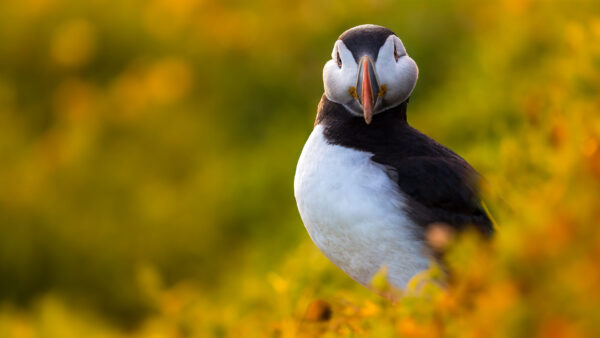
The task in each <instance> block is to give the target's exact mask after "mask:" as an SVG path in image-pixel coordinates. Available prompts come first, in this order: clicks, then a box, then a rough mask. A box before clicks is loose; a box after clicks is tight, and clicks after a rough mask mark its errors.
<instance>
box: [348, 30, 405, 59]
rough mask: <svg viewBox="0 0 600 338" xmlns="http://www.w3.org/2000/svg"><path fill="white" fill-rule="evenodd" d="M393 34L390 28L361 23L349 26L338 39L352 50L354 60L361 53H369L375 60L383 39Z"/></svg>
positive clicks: (383, 41)
mask: <svg viewBox="0 0 600 338" xmlns="http://www.w3.org/2000/svg"><path fill="white" fill-rule="evenodd" d="M390 35H395V34H394V32H392V31H391V30H389V29H387V28H385V27H381V26H376V25H363V26H357V27H353V28H350V29H349V30H347V31H345V32H344V33H342V35H340V37H339V38H338V40H342V41H343V42H344V44H345V45H346V47H347V48H348V49H349V50H350V51H351V52H352V56H354V60H355V61H356V62H358V60H360V57H361V56H362V55H369V56H370V57H371V58H372V59H373V61H374V62H375V61H377V55H378V54H379V48H381V46H383V44H384V43H385V40H386V39H387V38H388V37H389V36H390Z"/></svg>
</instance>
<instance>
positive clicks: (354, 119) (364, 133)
mask: <svg viewBox="0 0 600 338" xmlns="http://www.w3.org/2000/svg"><path fill="white" fill-rule="evenodd" d="M407 105H408V99H407V100H406V101H404V102H402V103H401V104H400V105H398V106H396V107H393V108H390V109H388V110H385V111H383V112H381V113H378V114H376V115H374V116H373V120H372V121H371V124H366V123H365V120H364V119H363V118H362V117H360V116H355V115H353V114H352V113H350V111H348V109H347V108H346V107H344V106H343V105H341V104H339V103H335V102H333V101H330V100H329V99H327V97H325V95H323V97H322V98H321V102H320V103H319V108H318V113H317V119H316V121H315V126H317V125H320V126H322V127H323V128H324V132H325V137H326V138H327V140H328V141H329V142H330V143H332V144H339V145H345V146H353V147H354V145H357V146H358V145H362V146H365V145H368V144H374V143H377V144H385V143H389V141H390V140H391V139H397V138H398V137H399V136H400V135H402V134H405V133H406V132H408V130H409V129H412V128H410V127H409V125H408V122H407V121H406V108H407Z"/></svg>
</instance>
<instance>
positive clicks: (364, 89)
mask: <svg viewBox="0 0 600 338" xmlns="http://www.w3.org/2000/svg"><path fill="white" fill-rule="evenodd" d="M331 57H332V59H331V60H329V61H327V63H326V64H325V67H324V68H323V82H324V84H325V95H326V96H327V98H328V99H329V100H331V101H333V102H336V103H340V104H343V105H344V106H345V107H346V108H348V110H349V111H350V112H351V113H352V114H354V115H357V116H363V117H364V119H365V122H366V123H367V124H370V123H371V120H372V118H373V115H375V114H377V113H380V112H382V111H384V110H386V109H389V108H393V107H395V106H398V105H399V104H401V103H402V102H404V101H405V100H406V99H408V97H409V96H410V93H411V92H412V91H413V89H414V88H415V84H416V83H417V76H418V73H419V69H418V68H417V64H416V63H415V62H414V61H413V59H411V58H410V57H409V56H408V55H407V54H406V49H404V45H403V44H402V41H400V39H399V38H398V37H397V36H396V35H395V34H394V32H392V31H391V30H389V29H387V28H385V27H381V26H376V25H362V26H357V27H354V28H351V29H349V30H347V31H345V32H344V33H342V35H340V37H339V38H338V40H337V41H336V42H335V44H334V46H333V52H332V53H331Z"/></svg>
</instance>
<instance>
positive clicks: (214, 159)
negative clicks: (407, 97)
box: [0, 0, 600, 337]
mask: <svg viewBox="0 0 600 338" xmlns="http://www.w3.org/2000/svg"><path fill="white" fill-rule="evenodd" d="M599 7H600V5H599V3H598V2H597V1H594V0H589V1H584V0H575V1H535V0H503V1H492V2H489V1H485V2H482V1H475V0H460V1H453V2H447V1H404V2H394V1H391V0H390V1H388V0H372V1H354V0H346V1H313V0H306V1H304V0H303V1H290V2H280V1H272V0H259V1H252V2H247V1H235V0H234V1H210V0H149V1H141V0H126V1H116V0H91V1H77V0H21V1H14V0H4V1H1V2H0V336H2V337H12V336H14V337H38V336H40V337H91V336H98V337H107V336H158V337H160V336H173V337H187V336H249V335H251V336H252V335H254V336H263V335H276V336H277V335H283V336H293V335H296V334H299V333H302V332H304V331H303V330H304V329H303V328H302V325H304V324H302V323H304V321H305V320H304V319H303V318H304V317H303V316H305V313H304V311H305V309H306V308H307V306H308V304H310V303H311V301H312V300H314V299H317V298H319V299H320V298H323V299H325V300H326V302H328V303H331V306H332V307H333V309H334V318H337V319H336V320H337V321H333V322H331V321H330V322H329V323H325V324H323V325H321V327H320V328H317V329H318V330H321V331H318V332H319V333H329V334H334V333H335V334H354V333H372V334H374V333H373V332H375V331H374V330H383V329H389V330H391V331H389V332H398V331H400V332H401V333H403V334H405V335H407V336H409V335H410V333H411V332H412V333H415V332H416V334H419V333H423V332H429V331H427V330H431V329H432V327H433V328H436V330H437V329H440V330H450V331H443V332H445V333H448V332H453V331H451V330H453V329H454V330H457V331H456V332H462V333H465V331H461V330H460V328H461V327H470V328H472V329H473V328H479V329H481V330H482V331H481V334H482V335H481V336H489V335H486V334H485V332H486V331H485V330H486V329H487V330H489V329H490V327H493V325H491V326H490V325H488V324H489V323H488V322H491V323H495V322H496V323H497V322H498V320H505V321H507V322H506V323H508V324H506V325H505V326H503V327H504V330H507V331H506V332H511V333H514V334H515V335H513V336H519V335H522V336H527V337H531V336H534V335H535V334H539V335H541V336H544V333H545V332H554V333H556V332H558V333H559V334H562V333H564V335H557V337H563V336H564V337H567V336H569V337H570V336H578V334H580V336H586V334H590V336H591V333H592V332H596V333H598V331H594V330H599V328H598V327H597V325H598V324H593V323H598V322H600V318H598V317H599V316H600V307H598V300H599V299H600V289H599V287H598V286H597V285H600V276H599V273H598V272H597V270H598V269H597V265H596V262H597V261H598V259H600V249H599V245H600V244H599V243H600V235H599V234H598V230H597V229H596V228H598V219H599V216H600V202H599V200H600V198H599V197H600V194H599V191H600V190H599V188H600V185H599V179H600V149H599V147H600V146H599V142H600V118H599V117H598V112H599V110H600V109H599V108H600V95H599V88H600V87H599V86H600V8H599ZM364 23H374V24H380V25H384V26H387V27H389V28H391V29H392V30H393V31H394V32H396V34H397V35H398V36H399V37H400V38H401V39H402V40H403V42H404V44H405V46H406V48H407V51H408V53H409V55H411V57H412V58H413V59H414V60H415V61H416V62H417V64H418V65H419V68H420V78H419V82H418V83H417V87H416V89H415V91H414V93H413V95H412V98H411V101H410V104H409V110H408V118H409V122H410V123H411V124H412V125H413V126H415V127H416V128H418V129H420V130H422V131H423V132H425V133H427V134H428V135H430V136H432V137H433V138H435V139H437V140H438V141H440V142H442V143H444V144H446V145H447V146H449V147H450V148H452V149H453V150H455V151H456V152H458V153H459V154H461V155H462V156H463V157H465V158H466V159H467V160H468V161H469V162H470V163H471V164H472V165H473V166H474V167H475V168H476V169H477V170H478V171H479V172H480V173H482V174H483V175H484V176H485V177H486V178H487V179H488V181H489V182H490V185H491V186H492V187H493V188H494V189H495V193H494V194H493V195H494V196H495V195H496V194H497V195H500V196H502V199H503V200H504V202H499V201H498V199H494V198H493V197H492V198H490V199H491V202H490V207H491V208H492V210H495V214H496V216H497V217H498V218H499V219H500V220H501V223H502V227H503V230H502V231H501V234H500V235H499V236H498V238H497V240H496V242H495V243H494V245H493V249H489V250H492V251H494V252H496V254H494V255H491V254H489V255H486V254H481V253H478V252H479V251H468V250H480V249H473V248H474V247H477V244H473V243H476V241H475V242H469V243H471V244H468V243H467V244H465V245H463V248H462V249H457V250H458V251H457V252H458V253H457V254H456V257H458V258H456V262H462V263H460V264H459V263H457V264H456V269H458V270H460V269H461V268H460V266H465V265H470V266H471V267H473V266H483V265H485V266H486V267H489V268H486V269H488V270H483V272H482V271H480V270H477V269H476V270H477V271H476V272H474V274H475V275H474V276H471V275H469V273H468V272H465V273H464V275H465V276H467V277H465V280H467V281H469V282H465V283H466V284H465V285H470V287H472V286H473V285H472V284H473V283H475V282H473V280H472V279H470V278H474V280H476V281H478V282H477V283H479V284H477V283H476V285H477V286H478V287H479V288H476V289H475V290H479V291H473V292H466V291H464V290H467V289H468V288H467V289H460V288H459V289H460V290H463V291H464V293H460V292H458V291H457V292H458V293H457V292H455V291H452V290H451V291H449V292H446V291H439V290H438V291H436V292H437V293H435V294H436V295H437V296H436V297H437V298H435V297H434V298H430V300H429V302H428V304H429V305H424V304H421V303H419V301H418V299H419V298H418V297H415V298H414V299H413V300H412V303H411V304H412V305H410V304H409V305H406V304H404V305H403V306H404V307H401V308H400V309H398V308H395V307H390V306H389V305H387V304H386V303H385V302H383V301H382V300H381V299H380V298H379V297H378V296H376V295H373V294H371V293H370V292H369V291H367V290H366V289H364V288H362V287H360V286H357V285H356V283H354V282H353V281H351V280H350V279H349V278H348V277H346V276H345V275H344V274H343V273H342V272H341V271H339V270H338V269H337V268H335V267H334V266H333V265H332V264H330V263H329V262H328V261H327V260H326V259H325V258H324V257H323V256H322V255H321V254H320V253H319V252H318V251H317V249H316V248H315V247H314V246H313V245H312V243H311V242H310V240H309V238H308V236H307V234H306V232H305V230H304V227H303V225H302V223H301V220H300V218H299V216H298V214H297V211H296V204H295V200H294V197H293V176H294V171H295V165H296V161H297V158H298V156H299V154H300V151H301V149H302V146H303V144H304V142H305V140H306V138H307V137H308V135H309V134H310V132H311V129H312V124H313V121H314V117H315V113H316V106H317V103H318V101H319V99H320V96H321V94H322V91H323V85H322V77H321V76H322V73H321V71H322V67H323V65H324V63H325V62H326V61H327V59H328V58H329V57H330V54H331V49H332V48H333V43H334V42H335V40H336V38H337V37H338V36H339V35H340V34H341V33H342V32H343V31H344V30H346V29H348V28H350V27H352V26H355V25H358V24H364ZM469 245H470V246H469ZM465 248H467V249H465ZM461 250H463V251H461ZM465 250H466V251H465ZM484 250H485V249H484ZM486 252H487V251H486ZM482 257H484V258H482ZM474 258H477V259H479V260H481V259H484V261H475V262H473V261H472V259H474ZM482 262H483V263H482ZM478 264H479V265H478ZM565 267H569V268H570V269H571V270H572V271H571V270H569V271H568V272H565ZM456 275H457V276H460V275H461V274H460V273H457V274H456ZM565 275H566V276H571V277H572V278H566V279H565V278H562V279H561V278H559V277H558V276H565ZM469 276H471V277H469ZM477 278H479V279H477ZM548 281H554V282H552V283H551V284H548ZM561 281H562V282H561ZM469 283H471V284H469ZM557 283H558V284H557ZM560 283H562V284H560ZM540 285H546V286H547V287H540ZM468 290H471V289H468ZM481 290H485V292H483V291H481ZM461 292H462V291H461ZM440 295H442V296H440ZM469 295H474V296H469ZM463 296H464V297H476V298H473V299H471V298H469V302H470V304H472V306H470V307H465V308H461V307H460V305H456V304H460V302H457V299H461V297H463ZM440 297H441V298H440ZM477 297H481V299H480V298H477ZM431 299H434V300H431ZM440 299H441V300H440ZM415 304H417V305H415ZM448 304H454V305H453V306H454V308H452V309H453V311H455V313H460V314H462V317H460V318H462V319H460V320H459V319H456V318H453V317H452V316H451V315H448V313H449V312H448V311H447V310H448V308H447V306H450V305H448ZM473 304H475V305H473ZM490 304H492V305H493V306H492V305H490ZM566 304H570V305H568V306H567V305H566ZM424 309H425V310H424ZM460 309H462V310H460ZM490 309H492V310H490ZM486 311H487V312H486ZM490 311H491V312H490ZM439 313H446V316H450V317H447V318H446V317H444V316H442V317H439V316H438V317H436V314H439ZM336 316H337V317H336ZM340 316H341V317H340ZM432 318H433V319H432ZM435 318H437V319H435ZM439 318H442V319H439ZM465 318H466V319H465ZM482 318H487V319H482ZM432 321H434V322H435V323H437V324H436V325H433V324H432ZM486 323H488V324H486ZM557 323H558V324H557ZM461 325H462V326H461ZM407 330H408V331H407ZM411 330H412V331H411ZM423 330H424V331H423ZM544 330H547V331H544ZM386 332H387V331H386ZM436 332H437V333H439V332H442V331H439V332H438V331H436ZM499 332H500V331H498V332H496V334H502V332H504V331H501V332H500V333H499ZM506 332H505V333H506ZM313 333H314V332H313Z"/></svg>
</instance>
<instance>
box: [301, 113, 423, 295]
mask: <svg viewBox="0 0 600 338" xmlns="http://www.w3.org/2000/svg"><path fill="white" fill-rule="evenodd" d="M372 155H373V154H371V153H367V152H362V151H358V150H354V149H350V148H346V147H342V146H339V145H333V144H330V143H328V142H327V140H326V139H325V137H324V135H323V127H322V126H319V125H318V126H316V127H315V129H314V130H313V132H312V134H311V135H310V137H309V139H308V141H307V142H306V144H305V146H304V149H303V150H302V155H300V160H299V161H298V167H297V168H296V177H295V180H294V192H295V196H296V202H297V204H298V209H299V211H300V216H301V217H302V221H303V222H304V225H305V226H306V229H307V230H308V233H309V235H310V237H311V238H312V240H313V242H314V243H315V244H316V245H317V247H318V248H319V249H320V250H321V251H322V252H323V253H324V254H325V255H326V256H327V257H328V258H329V259H330V260H331V261H332V262H333V263H334V264H336V265H337V266H338V267H340V268H341V269H342V270H344V271H345V272H346V273H347V274H348V275H350V276H351V277H352V278H354V279H355V280H356V281H358V282H360V283H361V284H363V285H368V284H369V282H370V281H371V278H372V277H373V275H374V274H375V273H376V272H377V271H379V269H380V268H381V267H383V266H386V267H387V269H388V280H389V282H390V283H391V284H392V285H394V286H396V287H398V288H404V287H405V286H406V283H407V282H408V281H409V280H410V278H411V277H412V276H414V275H415V274H416V273H418V272H419V271H422V270H424V269H426V268H427V267H428V257H427V254H426V252H425V248H424V246H423V244H422V242H421V241H419V240H418V239H416V238H415V229H416V226H415V224H414V223H413V222H412V221H411V220H410V219H409V218H408V216H407V215H406V211H405V209H406V204H405V202H404V201H405V198H404V196H403V195H402V193H401V192H400V191H399V190H398V188H397V184H396V183H395V182H393V181H392V180H391V179H390V178H389V176H388V175H387V174H386V172H385V169H384V167H383V166H382V165H380V164H377V163H375V162H373V161H371V156H372Z"/></svg>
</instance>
